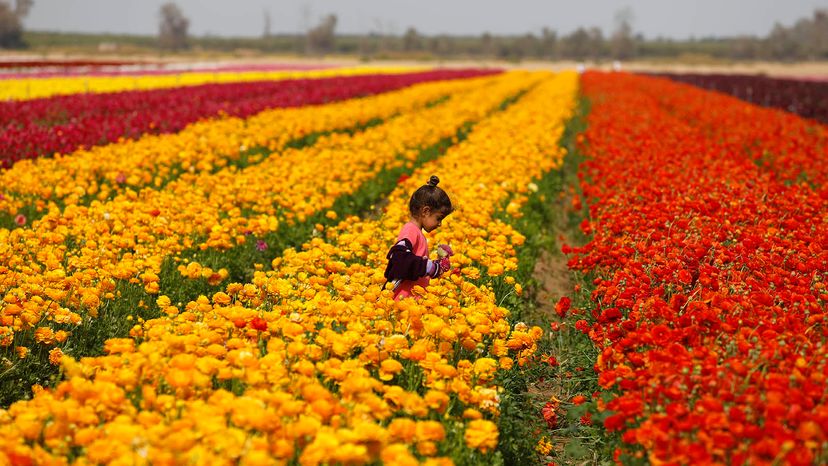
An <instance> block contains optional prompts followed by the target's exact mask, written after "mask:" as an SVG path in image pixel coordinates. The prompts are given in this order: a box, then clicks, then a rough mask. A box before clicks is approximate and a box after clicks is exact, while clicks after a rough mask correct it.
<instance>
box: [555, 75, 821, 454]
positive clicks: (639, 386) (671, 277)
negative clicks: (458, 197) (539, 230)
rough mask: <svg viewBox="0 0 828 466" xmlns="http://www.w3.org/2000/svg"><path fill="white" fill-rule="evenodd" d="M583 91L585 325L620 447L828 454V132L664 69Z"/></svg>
mask: <svg viewBox="0 0 828 466" xmlns="http://www.w3.org/2000/svg"><path fill="white" fill-rule="evenodd" d="M582 84H583V90H584V93H585V95H586V96H588V97H589V98H590V99H591V101H592V102H593V107H592V110H591V112H590V116H589V129H588V130H587V131H586V133H585V134H584V139H583V150H584V152H585V155H586V158H587V161H586V162H585V164H584V168H583V174H584V180H586V179H589V180H590V181H588V182H587V181H584V182H583V183H582V186H583V190H584V193H585V195H586V199H587V202H588V204H589V210H590V214H589V217H590V218H589V220H587V221H585V222H584V223H583V225H582V228H583V229H584V230H585V231H587V232H588V233H590V234H591V235H593V237H592V240H591V241H590V242H589V243H588V244H586V245H585V246H583V247H576V248H572V249H571V252H572V253H573V258H572V260H571V262H570V266H571V267H573V268H574V269H577V270H582V271H589V272H591V273H592V274H593V276H594V277H595V278H594V282H593V283H594V285H595V287H594V290H593V291H592V294H591V297H590V298H591V304H590V305H588V306H587V307H586V308H585V309H582V312H583V314H580V315H574V316H572V317H571V319H578V320H580V323H579V324H577V325H578V326H579V328H580V329H582V330H583V331H584V332H587V333H588V335H589V337H590V339H591V340H592V341H593V342H594V344H595V345H596V347H597V349H598V350H599V354H598V357H597V361H596V364H595V369H596V371H597V373H598V382H599V385H600V388H601V390H603V391H605V392H607V393H609V394H611V396H610V397H609V399H606V398H600V399H599V401H598V403H597V404H598V408H599V410H600V411H604V412H606V413H607V414H610V415H609V416H608V417H606V419H605V420H604V427H605V429H606V430H607V431H609V432H619V433H620V434H621V439H622V442H623V443H622V446H621V447H619V448H618V449H617V450H616V457H617V458H624V461H633V459H634V458H646V459H647V460H648V461H649V462H650V463H653V464H663V463H667V464H709V463H715V464H821V463H824V462H825V460H826V456H825V455H826V454H827V453H826V450H825V446H826V433H828V406H826V380H825V375H826V370H827V369H828V368H826V355H825V351H826V346H825V336H826V334H825V329H824V326H823V324H822V321H823V318H824V313H825V309H826V308H825V306H826V300H828V293H826V290H825V284H824V277H825V274H826V272H828V249H826V247H827V246H828V236H826V231H828V230H826V221H828V216H827V215H826V214H828V209H826V205H828V204H827V203H826V200H828V190H826V187H825V184H824V183H823V182H822V181H821V180H822V179H823V178H824V176H825V174H824V173H825V168H824V167H825V160H824V159H825V157H826V152H825V131H824V130H825V128H824V127H823V126H821V125H819V124H815V123H813V122H809V121H806V120H801V119H798V118H796V117H794V116H791V115H790V114H785V113H783V112H780V111H775V110H766V109H760V108H757V107H754V106H752V105H749V104H746V103H743V102H741V101H738V100H735V99H730V98H725V97H723V96H720V95H716V94H712V93H706V92H704V91H699V90H693V89H689V88H686V87H685V86H683V85H678V84H672V83H669V82H667V81H663V80H659V79H654V78H645V77H634V76H629V75H606V74H600V73H587V74H586V75H585V76H584V78H583V80H582ZM705 99H709V100H714V99H717V100H718V105H717V106H716V107H707V111H701V106H702V105H704V103H705V102H704V101H705ZM711 109H713V110H712V111H711ZM784 128H789V129H790V131H787V130H785V129H784ZM800 148H802V149H803V151H800ZM805 151H807V152H805ZM800 175H802V176H800ZM811 180H813V182H810V181H811ZM568 250H569V248H568Z"/></svg>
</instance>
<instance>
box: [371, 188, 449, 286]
mask: <svg viewBox="0 0 828 466" xmlns="http://www.w3.org/2000/svg"><path fill="white" fill-rule="evenodd" d="M438 183H440V179H439V178H437V177H436V176H432V177H431V178H430V179H429V180H428V183H427V184H425V185H423V186H420V187H419V188H418V189H417V190H416V191H414V194H412V195H411V200H410V201H408V210H409V211H410V213H411V219H410V220H409V221H408V223H406V224H405V225H403V227H402V229H401V230H400V234H399V235H398V236H397V243H396V244H395V245H394V246H393V247H392V248H391V250H390V251H389V252H388V256H387V258H388V266H387V267H386V269H385V278H386V280H388V282H390V283H393V285H394V299H395V300H399V299H402V298H406V297H408V296H411V289H412V288H414V287H415V286H417V285H419V286H422V287H423V288H425V287H426V286H427V285H428V281H429V279H430V278H435V277H438V276H439V275H440V274H441V273H443V272H446V271H448V270H449V269H450V268H451V262H450V261H449V257H450V256H451V255H452V250H451V247H450V246H448V245H445V244H441V245H439V246H438V250H437V253H438V255H439V256H440V259H439V260H436V261H432V260H430V259H429V258H428V242H427V241H426V237H425V235H423V232H422V230H425V231H427V232H429V233H430V232H432V231H434V230H435V229H437V227H439V226H440V223H441V222H442V221H443V219H444V218H446V216H447V215H448V214H450V213H451V212H452V210H453V208H452V205H451V199H449V197H448V194H446V192H445V191H443V190H442V189H441V188H438V187H437V184H438Z"/></svg>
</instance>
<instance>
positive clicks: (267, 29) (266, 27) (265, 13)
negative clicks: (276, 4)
mask: <svg viewBox="0 0 828 466" xmlns="http://www.w3.org/2000/svg"><path fill="white" fill-rule="evenodd" d="M262 16H263V17H264V32H262V37H264V38H265V39H267V38H269V37H270V10H268V9H266V8H265V9H264V10H263V11H262Z"/></svg>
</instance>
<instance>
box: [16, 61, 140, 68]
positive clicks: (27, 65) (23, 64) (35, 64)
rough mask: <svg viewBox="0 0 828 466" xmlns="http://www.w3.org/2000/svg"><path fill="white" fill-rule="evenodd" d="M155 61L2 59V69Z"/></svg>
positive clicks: (137, 63)
mask: <svg viewBox="0 0 828 466" xmlns="http://www.w3.org/2000/svg"><path fill="white" fill-rule="evenodd" d="M154 64H155V63H153V62H136V61H129V60H0V69H9V68H14V69H23V68H80V67H83V68H86V67H104V66H129V65H154Z"/></svg>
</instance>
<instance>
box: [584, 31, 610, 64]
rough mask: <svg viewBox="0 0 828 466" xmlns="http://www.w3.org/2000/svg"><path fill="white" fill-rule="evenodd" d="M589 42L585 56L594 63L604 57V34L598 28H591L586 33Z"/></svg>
mask: <svg viewBox="0 0 828 466" xmlns="http://www.w3.org/2000/svg"><path fill="white" fill-rule="evenodd" d="M587 33H588V35H589V40H588V41H587V50H588V51H589V52H588V53H587V56H588V57H589V58H591V59H593V60H595V61H598V60H600V59H601V58H603V57H605V56H606V41H605V40H604V33H603V32H601V29H600V28H597V27H591V28H589V30H588V31H587Z"/></svg>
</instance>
